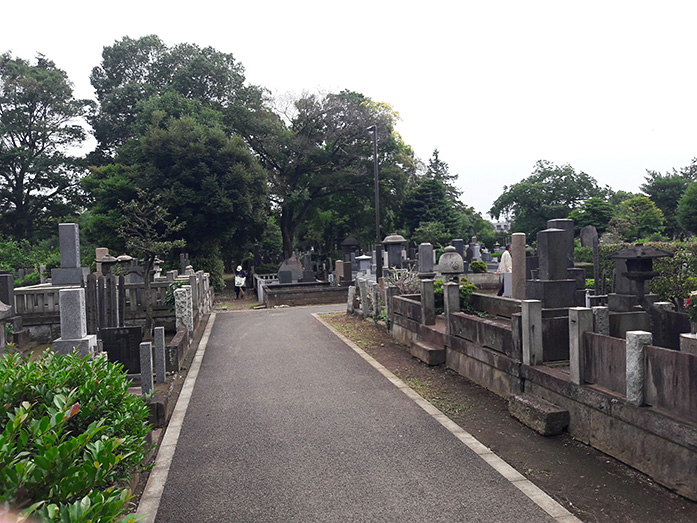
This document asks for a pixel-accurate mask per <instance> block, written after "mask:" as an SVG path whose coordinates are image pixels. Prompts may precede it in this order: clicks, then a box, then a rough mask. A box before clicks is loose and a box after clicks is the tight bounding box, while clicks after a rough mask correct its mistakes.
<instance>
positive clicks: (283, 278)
mask: <svg viewBox="0 0 697 523" xmlns="http://www.w3.org/2000/svg"><path fill="white" fill-rule="evenodd" d="M278 283H293V273H292V272H290V271H278Z"/></svg>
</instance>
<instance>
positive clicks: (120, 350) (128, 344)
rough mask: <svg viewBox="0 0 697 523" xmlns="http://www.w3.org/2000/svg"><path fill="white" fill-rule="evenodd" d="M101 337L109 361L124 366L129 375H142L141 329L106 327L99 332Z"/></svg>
mask: <svg viewBox="0 0 697 523" xmlns="http://www.w3.org/2000/svg"><path fill="white" fill-rule="evenodd" d="M99 336H100V338H101V340H102V350H103V351H104V352H106V353H107V355H108V358H109V361H118V362H119V363H121V364H123V366H124V368H125V369H126V371H127V372H128V373H129V374H139V373H140V343H141V342H142V341H143V329H142V328H141V327H105V328H103V329H100V330H99Z"/></svg>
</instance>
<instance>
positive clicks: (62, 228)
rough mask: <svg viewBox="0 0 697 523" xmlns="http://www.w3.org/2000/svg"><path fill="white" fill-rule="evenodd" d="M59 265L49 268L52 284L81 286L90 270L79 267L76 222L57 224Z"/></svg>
mask: <svg viewBox="0 0 697 523" xmlns="http://www.w3.org/2000/svg"><path fill="white" fill-rule="evenodd" d="M58 241H59V245H60V259H61V266H60V268H58V269H51V284H52V285H79V286H83V285H84V284H85V281H86V279H87V275H88V274H89V272H90V270H89V269H88V268H87V267H80V228H79V227H78V225H77V223H61V224H59V225H58Z"/></svg>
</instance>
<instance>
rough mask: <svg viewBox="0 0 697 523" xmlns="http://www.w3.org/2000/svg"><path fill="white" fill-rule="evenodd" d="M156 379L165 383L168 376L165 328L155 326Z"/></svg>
mask: <svg viewBox="0 0 697 523" xmlns="http://www.w3.org/2000/svg"><path fill="white" fill-rule="evenodd" d="M154 356H155V381H156V382H157V383H164V382H165V380H166V377H167V372H166V370H165V365H166V363H165V328H164V327H155V345H154Z"/></svg>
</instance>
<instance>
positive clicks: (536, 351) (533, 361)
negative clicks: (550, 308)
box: [520, 300, 543, 366]
mask: <svg viewBox="0 0 697 523" xmlns="http://www.w3.org/2000/svg"><path fill="white" fill-rule="evenodd" d="M520 305H521V313H522V324H523V329H522V330H523V363H524V364H525V365H530V366H534V365H541V364H542V362H543V351H542V302H541V301H539V300H523V301H522V302H521V303H520Z"/></svg>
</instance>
